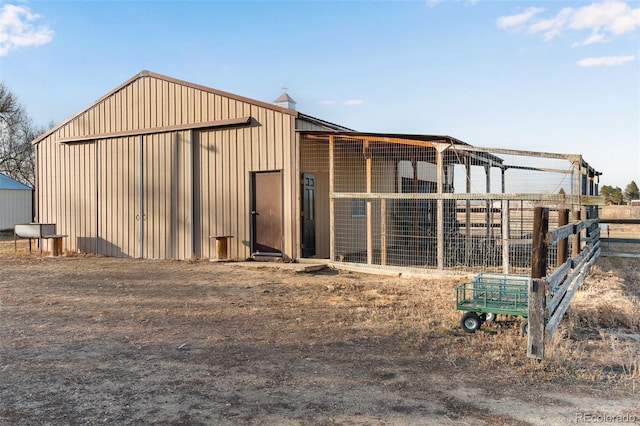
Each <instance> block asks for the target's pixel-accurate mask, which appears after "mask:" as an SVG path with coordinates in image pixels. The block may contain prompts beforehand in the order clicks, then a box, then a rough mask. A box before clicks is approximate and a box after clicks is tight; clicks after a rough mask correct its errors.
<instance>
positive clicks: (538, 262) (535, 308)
mask: <svg viewBox="0 0 640 426" xmlns="http://www.w3.org/2000/svg"><path fill="white" fill-rule="evenodd" d="M548 230H549V209H546V208H543V207H535V208H534V210H533V247H532V251H531V282H530V283H529V292H528V293H529V294H528V298H529V300H528V303H529V307H528V310H529V314H528V318H527V321H528V322H529V326H528V332H527V335H528V345H527V356H528V357H531V358H537V359H543V358H544V327H545V318H544V311H545V307H546V306H545V305H546V297H547V281H546V279H544V277H545V276H546V275H547V242H546V236H547V231H548Z"/></svg>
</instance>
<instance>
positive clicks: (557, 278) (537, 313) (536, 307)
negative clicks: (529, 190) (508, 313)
mask: <svg viewBox="0 0 640 426" xmlns="http://www.w3.org/2000/svg"><path fill="white" fill-rule="evenodd" d="M558 214H559V216H558V223H559V225H560V226H558V228H556V229H553V230H551V231H549V229H548V228H549V209H547V208H543V207H536V208H535V209H534V220H533V249H532V254H531V283H530V285H529V306H528V309H529V317H528V321H529V327H528V339H529V341H528V347H527V356H529V357H531V358H537V359H543V358H544V345H545V343H548V342H549V341H550V340H551V338H552V337H553V333H554V332H555V330H556V328H557V327H558V324H560V321H561V320H562V317H563V316H564V314H565V313H566V312H567V309H568V307H569V303H570V302H571V299H572V298H573V295H574V294H575V292H576V290H577V289H578V288H580V286H581V285H582V283H583V282H584V279H585V277H586V275H587V273H588V272H589V269H590V268H591V266H593V264H594V263H595V261H596V259H597V258H598V256H599V255H600V228H599V226H598V224H599V219H589V220H580V212H578V211H576V212H574V213H573V223H567V222H568V218H569V210H560V211H559V212H558ZM569 239H571V257H569V253H568V244H567V243H568V241H569ZM553 244H555V245H556V247H557V262H556V264H557V265H558V267H557V268H556V269H555V270H554V271H553V272H552V273H550V274H547V254H548V247H549V246H551V245H553Z"/></svg>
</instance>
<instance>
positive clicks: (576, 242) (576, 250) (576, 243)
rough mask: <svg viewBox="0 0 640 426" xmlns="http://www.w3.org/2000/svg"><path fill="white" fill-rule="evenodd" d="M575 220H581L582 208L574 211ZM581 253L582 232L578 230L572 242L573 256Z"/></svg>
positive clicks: (575, 221)
mask: <svg viewBox="0 0 640 426" xmlns="http://www.w3.org/2000/svg"><path fill="white" fill-rule="evenodd" d="M573 222H574V223H577V222H580V210H576V211H574V212H573ZM579 254H580V232H576V233H575V234H574V235H573V241H572V242H571V257H576V256H577V255H579Z"/></svg>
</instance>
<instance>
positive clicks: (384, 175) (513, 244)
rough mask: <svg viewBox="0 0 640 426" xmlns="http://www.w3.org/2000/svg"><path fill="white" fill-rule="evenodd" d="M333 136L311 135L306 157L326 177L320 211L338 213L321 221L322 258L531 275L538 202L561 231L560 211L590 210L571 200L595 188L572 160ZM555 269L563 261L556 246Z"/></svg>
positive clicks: (306, 164) (320, 178)
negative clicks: (559, 226)
mask: <svg viewBox="0 0 640 426" xmlns="http://www.w3.org/2000/svg"><path fill="white" fill-rule="evenodd" d="M332 139H333V142H332V144H330V143H329V136H327V135H314V134H303V135H302V138H301V146H300V159H301V172H302V173H309V174H314V176H315V179H316V182H317V184H316V185H317V186H316V189H315V191H316V194H315V200H316V203H317V206H316V212H317V214H320V215H322V214H324V215H326V216H328V217H329V216H331V215H332V216H333V217H332V218H331V217H329V218H328V220H325V221H324V222H323V224H318V223H316V241H317V242H318V250H316V253H317V256H318V257H327V258H328V257H332V259H331V260H333V261H338V262H347V263H354V264H361V265H372V266H381V267H386V266H388V267H404V268H417V269H446V270H460V271H473V272H475V271H491V272H510V273H527V272H529V270H530V267H531V247H532V232H533V208H534V207H535V206H540V205H544V206H545V207H548V208H550V217H549V228H550V229H553V228H554V227H557V226H558V209H560V208H568V209H572V210H580V208H581V206H580V205H579V204H571V203H567V202H566V201H565V200H564V199H563V196H570V195H572V194H574V193H580V192H582V191H583V188H584V186H587V187H589V185H588V184H587V185H585V183H584V182H583V181H584V179H582V178H579V179H576V178H575V176H574V174H575V173H578V172H577V171H576V170H579V169H578V168H576V167H574V164H572V163H571V161H569V160H568V159H558V158H544V157H542V156H535V157H531V156H528V155H522V156H518V155H513V154H510V155H499V154H495V155H494V154H492V153H487V152H474V151H468V150H467V151H461V150H457V149H454V148H455V146H453V145H452V146H444V149H443V147H442V146H440V153H438V149H436V147H435V146H433V145H430V144H428V143H424V142H421V141H411V140H392V139H390V138H385V139H384V140H383V139H382V138H380V140H377V139H376V138H375V137H361V136H353V137H351V136H345V135H343V134H341V135H339V136H335V137H332ZM331 146H332V147H333V150H332V155H331V152H330V151H331ZM330 158H332V159H333V161H332V162H331V161H330ZM438 162H440V164H441V167H440V168H439V167H438ZM331 165H333V170H331ZM439 169H440V170H441V176H440V179H438V170H439ZM576 181H577V182H580V183H581V186H580V187H579V188H577V187H576V184H575V182H576ZM439 186H440V191H438V187H439ZM589 188H590V189H589V191H591V192H595V193H596V194H597V182H596V184H595V191H594V186H593V185H591V186H590V187H589ZM594 195H595V194H594ZM331 223H332V224H333V225H332V226H333V227H332V228H331ZM332 236H333V239H331V237H332ZM548 265H549V267H550V268H553V267H555V265H556V251H555V247H550V249H549V252H548Z"/></svg>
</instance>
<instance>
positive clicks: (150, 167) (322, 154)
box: [34, 71, 601, 272]
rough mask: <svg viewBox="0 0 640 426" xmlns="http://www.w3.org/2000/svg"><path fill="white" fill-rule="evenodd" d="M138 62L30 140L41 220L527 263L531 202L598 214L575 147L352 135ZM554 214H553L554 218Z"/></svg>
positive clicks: (588, 172)
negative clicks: (139, 67) (568, 150)
mask: <svg viewBox="0 0 640 426" xmlns="http://www.w3.org/2000/svg"><path fill="white" fill-rule="evenodd" d="M276 103H277V105H276V104H269V103H265V102H260V101H256V100H252V99H248V98H244V97H240V96H237V95H234V94H231V93H226V92H222V91H219V90H215V89H211V88H208V87H204V86H200V85H196V84H192V83H188V82H185V81H180V80H176V79H173V78H170V77H166V76H162V75H159V74H155V73H151V72H148V71H143V72H141V73H139V74H138V75H136V76H134V77H133V78H131V79H130V80H128V81H127V82H125V83H123V84H122V85H120V86H119V87H117V88H115V89H114V90H112V91H111V92H109V93H108V94H106V95H105V96H103V97H102V98H100V99H98V100H97V101H96V102H95V103H94V104H93V105H91V106H90V107H88V108H87V109H85V110H83V111H81V112H80V113H78V114H76V115H75V116H73V117H71V118H69V119H68V120H66V121H64V122H63V123H61V124H60V125H58V126H57V127H55V128H53V129H51V130H50V131H49V132H47V133H45V134H43V135H42V136H40V137H39V138H38V139H36V140H35V141H34V144H35V147H36V176H37V177H36V181H37V184H36V211H37V221H38V222H41V223H55V224H56V226H57V232H58V233H59V234H65V235H68V238H66V241H65V248H66V249H68V250H70V251H73V252H86V253H96V254H103V255H107V256H117V257H141V258H148V259H155V258H157V259H192V258H211V259H214V258H216V257H218V255H219V253H217V250H216V249H215V246H216V238H218V239H220V241H223V242H225V243H228V249H229V257H230V258H231V259H240V260H242V259H246V258H249V257H251V256H262V255H264V256H283V257H289V258H292V259H298V258H302V257H317V258H329V259H331V260H332V261H334V262H344V263H355V264H364V265H367V266H373V267H376V266H379V267H385V268H388V267H402V268H407V267H412V268H421V269H424V268H435V269H439V270H442V269H460V268H462V269H465V270H473V269H480V270H487V269H489V270H494V269H497V270H501V271H503V272H510V271H513V270H514V268H516V267H526V265H525V263H526V262H528V260H527V250H530V247H531V239H530V231H531V225H532V223H531V217H532V216H531V212H532V208H533V205H534V204H536V205H540V204H543V205H545V206H548V207H551V208H553V209H556V210H559V209H561V208H562V209H565V208H570V209H572V210H573V211H574V212H577V213H581V214H582V215H583V217H584V218H587V217H590V216H593V215H594V214H597V209H594V208H593V205H594V204H597V203H599V202H601V200H600V199H599V198H598V197H594V196H595V195H597V193H598V177H599V175H600V173H599V172H597V171H595V170H594V169H593V168H592V167H590V166H589V165H588V164H587V163H586V162H585V161H584V160H583V159H582V157H581V156H580V155H578V154H554V153H539V152H529V151H516V150H511V149H491V148H481V147H474V146H471V145H469V144H466V143H464V142H462V141H459V140H457V139H455V138H452V137H450V136H434V135H403V134H394V135H386V134H376V133H361V132H355V131H353V130H352V129H348V128H346V127H343V126H339V125H336V124H333V123H329V122H326V121H324V120H321V119H318V118H314V117H311V116H308V115H304V114H302V113H299V112H297V111H296V110H295V109H293V108H295V101H294V100H293V99H292V98H291V97H290V96H289V95H287V94H283V96H281V97H280V98H278V99H277V100H276ZM552 220H557V219H555V218H554V217H553V218H552Z"/></svg>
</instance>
